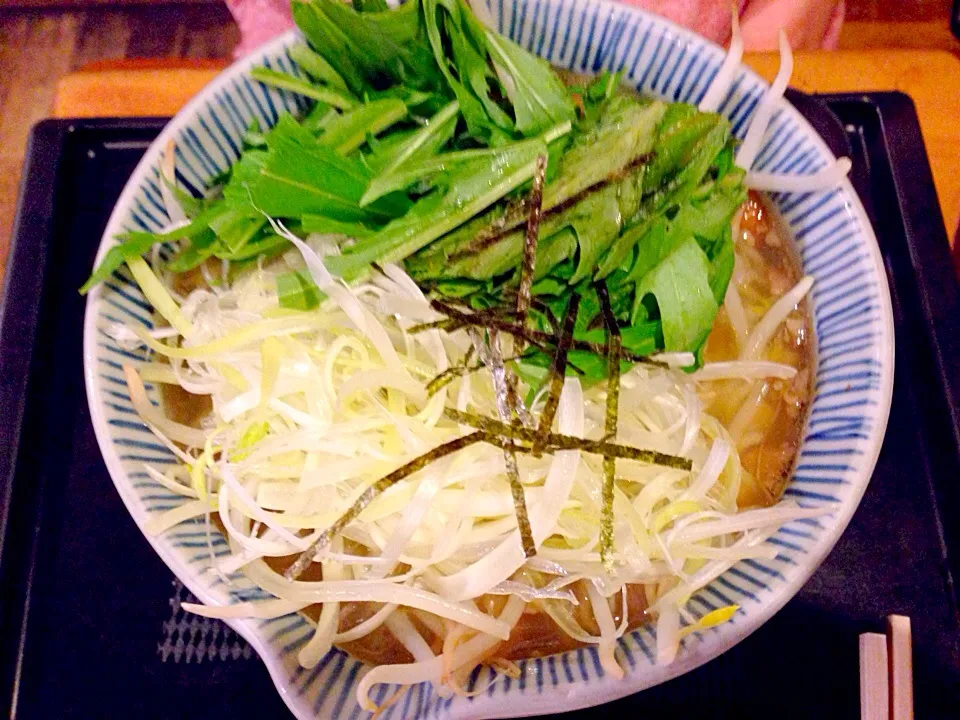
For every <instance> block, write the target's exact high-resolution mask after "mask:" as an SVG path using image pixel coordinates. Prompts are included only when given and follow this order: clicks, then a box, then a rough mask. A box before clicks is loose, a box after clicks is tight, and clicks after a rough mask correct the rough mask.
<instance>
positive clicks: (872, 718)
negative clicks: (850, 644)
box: [860, 615, 913, 720]
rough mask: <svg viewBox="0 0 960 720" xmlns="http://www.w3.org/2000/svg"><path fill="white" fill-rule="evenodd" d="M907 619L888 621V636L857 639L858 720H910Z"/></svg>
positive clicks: (910, 659) (910, 660)
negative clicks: (858, 674)
mask: <svg viewBox="0 0 960 720" xmlns="http://www.w3.org/2000/svg"><path fill="white" fill-rule="evenodd" d="M912 655H913V649H912V639H911V632H910V618H908V617H906V616H904V615H890V616H889V617H887V634H886V635H881V634H880V633H863V634H862V635H861V636H860V720H913V657H912Z"/></svg>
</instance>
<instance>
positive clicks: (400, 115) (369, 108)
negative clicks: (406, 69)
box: [319, 100, 407, 155]
mask: <svg viewBox="0 0 960 720" xmlns="http://www.w3.org/2000/svg"><path fill="white" fill-rule="evenodd" d="M406 116H407V106H406V105H404V104H403V102H401V101H400V100H374V101H373V102H369V103H364V104H363V105H360V106H358V107H356V108H354V109H353V110H350V111H349V112H347V113H344V114H343V115H340V116H338V117H336V118H333V119H332V120H331V121H330V122H328V123H327V124H326V127H325V128H324V131H323V134H322V135H320V139H319V144H320V145H324V146H326V147H331V148H333V149H334V150H336V151H337V152H338V153H339V154H340V155H349V154H350V153H351V152H353V151H354V150H356V149H357V148H358V147H360V146H361V145H363V144H364V143H365V142H366V141H367V138H368V137H370V136H376V135H378V134H380V133H381V132H383V131H384V130H386V129H387V128H388V127H390V126H391V125H393V124H394V123H397V122H399V121H400V120H403V119H404V118H405V117H406Z"/></svg>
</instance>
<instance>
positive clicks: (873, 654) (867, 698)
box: [860, 633, 890, 720]
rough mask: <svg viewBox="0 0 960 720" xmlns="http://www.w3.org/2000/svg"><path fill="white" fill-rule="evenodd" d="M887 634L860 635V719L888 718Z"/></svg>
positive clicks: (875, 719) (884, 719)
mask: <svg viewBox="0 0 960 720" xmlns="http://www.w3.org/2000/svg"><path fill="white" fill-rule="evenodd" d="M889 674H890V670H889V664H888V662H887V636H886V635H881V634H880V633H863V635H861V636H860V720H890V688H889V684H888V680H889Z"/></svg>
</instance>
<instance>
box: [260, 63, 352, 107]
mask: <svg viewBox="0 0 960 720" xmlns="http://www.w3.org/2000/svg"><path fill="white" fill-rule="evenodd" d="M250 76H251V77H252V78H253V79H254V80H257V81H259V82H262V83H263V84H264V85H272V86H273V87H278V88H280V89H282V90H289V91H290V92H295V93H297V94H298V95H303V96H304V97H308V98H311V99H312V100H318V101H320V102H322V103H326V104H327V105H331V106H333V107H336V108H340V109H341V110H349V109H350V108H352V107H353V106H354V105H356V104H357V102H356V100H355V99H353V98H351V97H350V96H349V95H348V94H347V93H346V92H345V91H343V90H339V89H335V88H332V87H329V86H325V85H319V84H316V83H312V82H308V81H307V80H303V79H302V78H298V77H295V76H293V75H289V74H287V73H284V72H279V71H277V70H271V69H270V68H265V67H255V68H253V69H252V70H251V71H250Z"/></svg>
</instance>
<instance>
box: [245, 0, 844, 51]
mask: <svg viewBox="0 0 960 720" xmlns="http://www.w3.org/2000/svg"><path fill="white" fill-rule="evenodd" d="M624 1H625V2H627V4H630V5H637V6H638V7H642V8H645V9H647V10H650V11H651V12H655V13H657V14H659V15H662V16H664V17H666V18H669V19H670V20H673V21H674V22H675V23H677V24H679V25H683V26H684V27H688V28H691V29H692V30H695V31H696V32H698V33H700V34H701V35H703V36H705V37H708V38H710V39H711V40H713V41H714V42H718V43H721V44H726V43H727V41H728V40H729V39H730V32H731V17H730V6H731V3H730V2H728V0H624ZM226 3H227V7H229V8H230V12H231V13H233V16H234V18H236V21H237V25H239V26H240V34H241V40H240V44H239V45H238V46H237V48H236V50H235V51H234V52H235V54H236V55H237V56H238V57H239V56H241V55H245V54H246V53H248V52H250V51H251V50H253V49H254V48H255V47H257V46H258V45H260V44H262V43H264V42H266V41H267V40H269V39H271V38H273V37H275V36H277V35H279V34H280V33H281V32H283V31H284V30H286V29H287V28H289V27H291V26H292V25H293V17H292V16H291V14H290V2H289V0H226ZM738 7H739V16H740V26H741V32H742V34H743V42H744V46H745V48H746V49H747V50H775V49H776V47H777V33H778V32H779V30H780V28H781V27H782V28H784V29H785V30H786V31H787V35H788V36H789V38H790V44H791V45H792V46H793V47H794V49H798V50H802V49H814V48H826V49H831V50H832V49H835V48H836V47H837V40H838V39H839V37H840V26H841V25H842V24H843V15H844V9H845V8H844V0H740V2H739V6H738Z"/></svg>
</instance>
